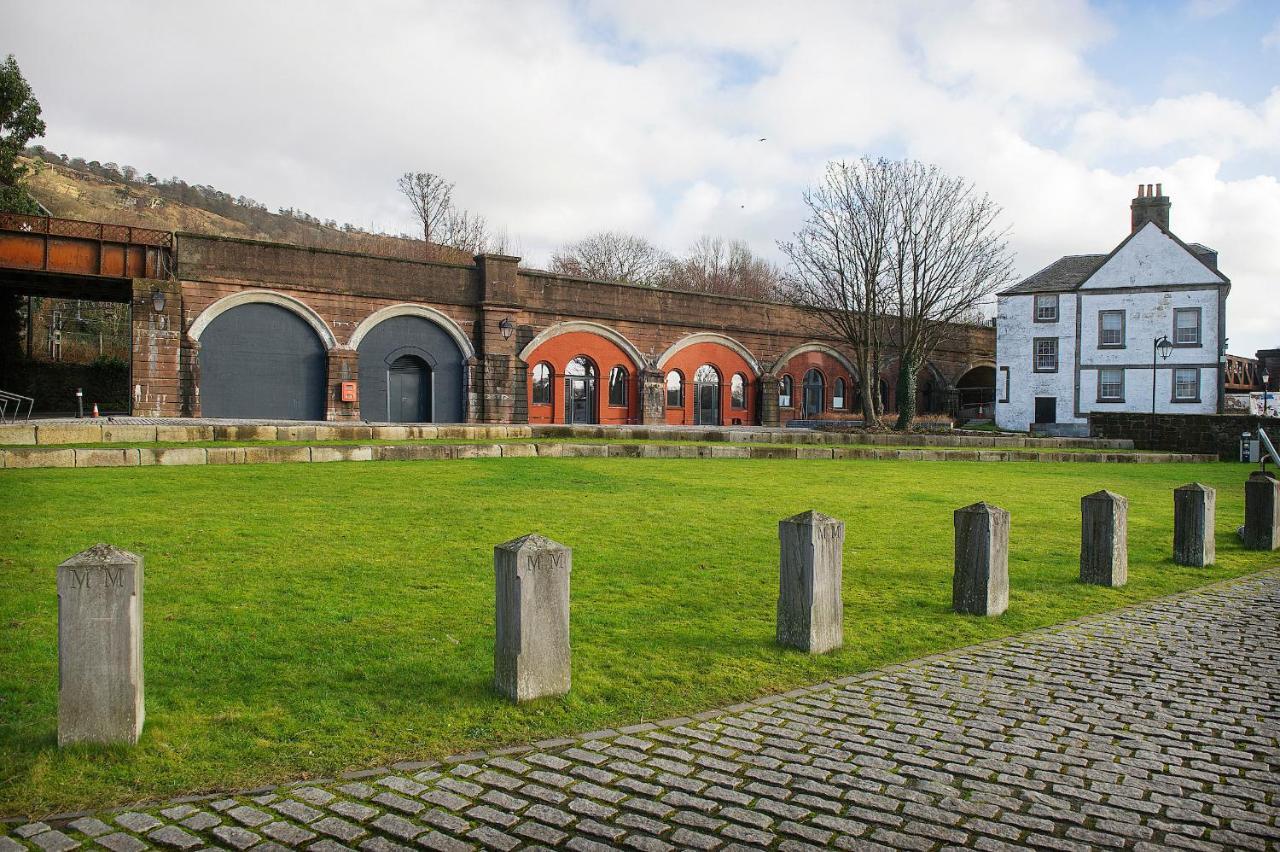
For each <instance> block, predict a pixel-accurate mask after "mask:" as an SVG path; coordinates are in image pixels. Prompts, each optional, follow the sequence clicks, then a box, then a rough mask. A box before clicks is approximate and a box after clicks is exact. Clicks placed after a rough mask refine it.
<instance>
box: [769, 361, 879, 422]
mask: <svg viewBox="0 0 1280 852" xmlns="http://www.w3.org/2000/svg"><path fill="white" fill-rule="evenodd" d="M811 369H816V370H817V371H818V372H819V373H821V374H822V381H823V401H822V413H823V414H832V413H835V414H845V413H849V412H854V413H856V412H855V411H854V408H853V399H854V392H855V391H856V390H857V388H858V386H859V384H860V383H859V381H858V371H857V369H855V368H854V366H853V364H852V363H851V362H850V361H849V359H848V358H846V357H844V355H842V354H841V353H840V352H839V351H837V350H835V349H832V348H831V347H830V346H826V345H824V344H821V343H805V344H803V345H801V346H797V347H796V348H794V349H792V350H791V351H790V352H787V353H786V354H784V355H783V356H782V357H781V358H779V359H778V362H777V366H776V367H775V368H774V372H775V373H776V374H777V376H778V380H779V382H781V380H782V377H783V376H790V377H791V405H790V406H788V407H786V408H783V407H782V406H781V405H780V406H779V408H778V419H779V421H780V422H782V423H786V422H787V421H788V420H798V419H800V418H801V417H802V416H803V409H804V377H805V374H806V373H808V372H809V370H811ZM836 379H844V381H845V393H844V406H843V407H842V408H840V409H836V408H835V407H834V405H833V403H834V396H835V387H836Z"/></svg>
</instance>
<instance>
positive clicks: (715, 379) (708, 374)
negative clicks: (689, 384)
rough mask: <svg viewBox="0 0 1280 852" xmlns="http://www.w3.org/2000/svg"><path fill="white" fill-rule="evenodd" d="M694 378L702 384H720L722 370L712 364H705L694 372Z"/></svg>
mask: <svg viewBox="0 0 1280 852" xmlns="http://www.w3.org/2000/svg"><path fill="white" fill-rule="evenodd" d="M693 380H694V382H696V383H697V384H700V385H718V384H720V371H719V370H717V369H716V368H715V367H713V366H711V365H710V364H703V365H702V366H701V367H699V368H698V371H697V372H696V373H694V374H693Z"/></svg>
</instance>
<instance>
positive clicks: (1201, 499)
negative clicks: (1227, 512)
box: [1173, 482, 1218, 568]
mask: <svg viewBox="0 0 1280 852" xmlns="http://www.w3.org/2000/svg"><path fill="white" fill-rule="evenodd" d="M1217 496H1218V492H1217V491H1215V490H1213V489H1212V488H1210V487H1209V486H1207V485H1201V484H1200V483H1199V482H1192V483H1188V484H1187V485H1180V486H1178V487H1177V488H1175V489H1173V561H1174V562H1177V563H1178V564H1179V565H1194V566H1195V567H1197V568H1200V567H1203V566H1205V565H1212V564H1213V560H1214V558H1215V556H1216V552H1215V549H1214V543H1213V525H1214V506H1215V503H1216V502H1217Z"/></svg>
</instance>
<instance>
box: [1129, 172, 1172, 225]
mask: <svg viewBox="0 0 1280 852" xmlns="http://www.w3.org/2000/svg"><path fill="white" fill-rule="evenodd" d="M1170 206H1171V204H1170V203H1169V196H1167V195H1165V194H1164V184H1159V183H1158V184H1156V185H1155V186H1152V185H1151V184H1146V185H1145V186H1144V185H1143V184H1138V195H1137V197H1136V198H1134V199H1133V203H1132V204H1130V205H1129V210H1130V212H1131V213H1132V223H1133V228H1132V231H1133V232H1136V231H1137V230H1138V229H1139V228H1141V227H1142V226H1143V225H1145V224H1147V223H1148V222H1155V223H1156V224H1157V225H1159V226H1160V227H1161V228H1163V229H1164V230H1166V231H1167V230H1169V208H1170Z"/></svg>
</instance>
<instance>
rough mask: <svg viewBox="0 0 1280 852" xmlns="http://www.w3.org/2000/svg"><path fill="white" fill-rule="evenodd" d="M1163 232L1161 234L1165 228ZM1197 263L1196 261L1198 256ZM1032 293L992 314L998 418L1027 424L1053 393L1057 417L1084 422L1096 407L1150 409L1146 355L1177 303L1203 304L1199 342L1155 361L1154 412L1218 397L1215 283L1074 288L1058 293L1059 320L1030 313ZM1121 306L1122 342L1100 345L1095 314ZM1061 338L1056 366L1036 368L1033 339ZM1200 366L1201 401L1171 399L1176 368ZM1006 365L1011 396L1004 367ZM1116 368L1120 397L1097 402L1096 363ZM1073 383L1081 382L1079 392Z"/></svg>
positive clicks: (1208, 409) (1004, 424)
mask: <svg viewBox="0 0 1280 852" xmlns="http://www.w3.org/2000/svg"><path fill="white" fill-rule="evenodd" d="M1162 236H1163V235H1162ZM1197 263H1198V261H1197ZM1034 300H1035V297H1034V296H1032V295H1026V296H1002V297H1000V299H999V302H998V312H997V320H996V408H995V418H996V425H997V426H999V427H1000V428H1002V429H1013V430H1019V431H1025V430H1027V429H1029V428H1030V426H1031V423H1032V422H1034V420H1035V398H1036V397H1038V396H1050V397H1056V398H1057V400H1058V405H1057V415H1058V416H1057V422H1058V423H1084V422H1086V421H1087V419H1088V414H1089V413H1090V412H1093V411H1127V412H1147V411H1150V410H1151V356H1152V344H1153V341H1154V340H1155V339H1156V338H1158V337H1161V336H1164V337H1168V338H1169V340H1170V341H1172V340H1173V339H1174V330H1173V315H1174V310H1175V309H1177V308H1199V309H1200V344H1199V345H1198V346H1191V345H1179V346H1175V347H1174V348H1173V351H1172V353H1171V354H1170V356H1169V358H1168V359H1167V360H1166V359H1159V358H1157V360H1159V364H1158V365H1157V369H1156V382H1155V385H1156V401H1155V410H1156V411H1157V412H1169V413H1181V414H1211V413H1213V412H1214V411H1216V410H1217V405H1218V369H1217V364H1218V360H1219V340H1218V289H1217V288H1216V287H1214V288H1211V289H1201V290H1180V289H1172V288H1171V289H1170V290H1169V291H1167V292H1166V291H1164V290H1161V289H1160V288H1158V287H1153V288H1150V289H1148V290H1145V291H1139V292H1107V291H1101V292H1088V291H1087V290H1084V289H1082V290H1079V291H1075V292H1067V293H1061V294H1059V296H1058V317H1059V320H1058V322H1056V323H1038V322H1034V321H1033V317H1032V311H1033V309H1034V304H1035V302H1034ZM1105 310H1123V311H1124V315H1125V322H1124V339H1125V345H1124V347H1123V348H1115V349H1113V348H1099V346H1098V314H1099V312H1101V311H1105ZM1077 311H1078V312H1079V317H1080V323H1079V335H1080V337H1079V351H1080V363H1079V369H1078V372H1077V366H1076V362H1075V353H1076V348H1077V343H1076V315H1077ZM1037 337H1057V338H1058V372H1057V373H1036V372H1034V370H1033V355H1032V349H1033V341H1034V339H1035V338H1037ZM1180 366H1184V367H1192V366H1194V367H1196V368H1198V369H1199V370H1200V398H1199V401H1198V402H1194V403H1191V402H1174V401H1173V371H1174V369H1175V368H1177V367H1180ZM1002 367H1008V368H1009V379H1008V381H1009V388H1008V402H1001V400H1002V399H1004V396H1005V374H1004V372H1003V370H1001V369H1000V368H1002ZM1102 367H1111V368H1120V369H1123V370H1124V371H1125V373H1124V379H1125V382H1124V401H1123V402H1098V401H1097V397H1098V371H1099V369H1100V368H1102ZM1077 383H1078V388H1079V393H1078V398H1077Z"/></svg>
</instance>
